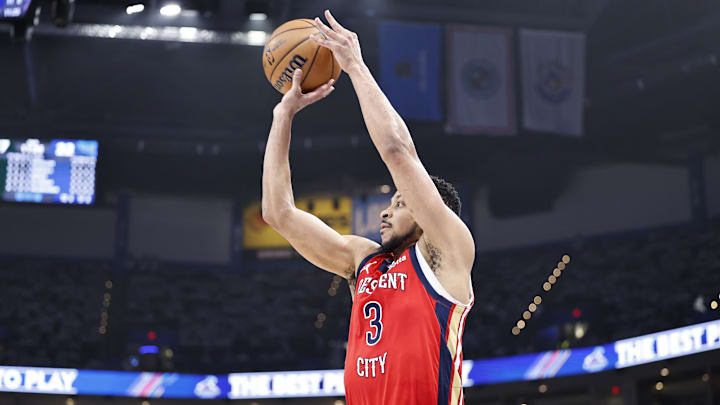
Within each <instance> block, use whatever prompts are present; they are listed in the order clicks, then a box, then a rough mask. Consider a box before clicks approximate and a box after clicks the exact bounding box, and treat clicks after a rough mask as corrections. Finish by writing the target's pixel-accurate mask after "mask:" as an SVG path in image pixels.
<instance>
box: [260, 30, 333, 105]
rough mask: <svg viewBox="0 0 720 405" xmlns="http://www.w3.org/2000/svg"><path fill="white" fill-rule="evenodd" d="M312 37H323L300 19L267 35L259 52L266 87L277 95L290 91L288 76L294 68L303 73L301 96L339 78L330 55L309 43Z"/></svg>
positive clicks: (290, 77) (290, 81)
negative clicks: (314, 35) (272, 89)
mask: <svg viewBox="0 0 720 405" xmlns="http://www.w3.org/2000/svg"><path fill="white" fill-rule="evenodd" d="M313 34H318V35H322V36H323V37H325V35H324V34H323V33H322V32H321V31H320V30H319V29H318V28H317V27H316V26H315V22H314V21H313V20H310V19H307V18H303V19H298V20H291V21H288V22H286V23H284V24H282V25H281V26H279V27H278V28H277V29H276V30H275V31H273V33H272V34H271V35H270V39H268V41H267V43H266V44H265V49H264V50H263V57H262V64H263V70H265V77H267V79H268V81H269V82H270V84H271V85H272V86H273V87H274V88H275V89H276V90H277V91H279V92H280V93H283V94H285V93H287V91H288V90H290V87H292V72H293V71H294V70H295V69H298V68H302V70H303V74H302V81H301V87H302V91H303V92H308V91H312V90H314V89H316V88H318V87H320V86H322V85H323V84H325V83H327V82H328V80H330V79H335V80H337V78H338V77H339V76H340V71H341V69H340V65H338V63H337V61H336V60H335V57H334V56H333V54H332V52H331V51H330V50H329V49H327V48H324V47H322V46H319V45H318V44H316V43H315V42H313V41H312V39H310V35H313Z"/></svg>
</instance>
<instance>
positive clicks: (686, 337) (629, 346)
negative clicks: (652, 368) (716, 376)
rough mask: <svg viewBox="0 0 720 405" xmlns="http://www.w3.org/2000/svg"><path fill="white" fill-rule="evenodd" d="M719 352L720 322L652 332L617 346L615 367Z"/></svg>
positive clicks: (626, 340)
mask: <svg viewBox="0 0 720 405" xmlns="http://www.w3.org/2000/svg"><path fill="white" fill-rule="evenodd" d="M715 349H720V321H713V322H707V323H702V324H699V325H693V326H687V327H685V328H679V329H673V330H669V331H665V332H658V333H653V334H652V335H645V336H640V337H636V338H630V339H624V340H620V341H618V342H616V343H615V352H616V353H617V358H618V359H617V363H616V364H615V367H616V368H625V367H631V366H637V365H638V364H645V363H651V362H653V361H659V360H665V359H670V358H673V357H680V356H687V355H690V354H695V353H700V352H706V351H708V350H715Z"/></svg>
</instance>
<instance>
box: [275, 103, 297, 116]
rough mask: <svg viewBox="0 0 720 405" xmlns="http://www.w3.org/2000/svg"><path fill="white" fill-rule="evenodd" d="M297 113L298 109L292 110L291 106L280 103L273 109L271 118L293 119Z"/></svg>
mask: <svg viewBox="0 0 720 405" xmlns="http://www.w3.org/2000/svg"><path fill="white" fill-rule="evenodd" d="M298 111H299V109H298V108H293V106H291V105H289V104H287V103H285V102H282V101H281V102H279V103H278V104H277V105H276V106H275V108H273V116H274V117H276V118H277V117H285V118H293V117H294V116H295V114H296V113H297V112H298Z"/></svg>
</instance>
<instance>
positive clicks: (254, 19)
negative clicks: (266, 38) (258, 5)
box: [250, 13, 267, 21]
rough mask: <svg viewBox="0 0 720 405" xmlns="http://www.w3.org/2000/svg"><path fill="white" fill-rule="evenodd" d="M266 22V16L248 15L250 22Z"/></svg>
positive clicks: (258, 14) (261, 14) (260, 14)
mask: <svg viewBox="0 0 720 405" xmlns="http://www.w3.org/2000/svg"><path fill="white" fill-rule="evenodd" d="M265 20H267V14H265V13H250V21H265Z"/></svg>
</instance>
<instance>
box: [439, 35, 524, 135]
mask: <svg viewBox="0 0 720 405" xmlns="http://www.w3.org/2000/svg"><path fill="white" fill-rule="evenodd" d="M512 49H513V33H512V31H510V30H505V29H499V28H481V27H473V26H468V25H450V26H448V28H447V88H448V122H447V127H448V130H449V131H451V132H454V133H458V134H466V135H475V134H491V135H512V134H514V133H515V131H516V124H515V121H516V119H515V97H514V94H515V83H514V80H513V56H512V54H513V52H512Z"/></svg>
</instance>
